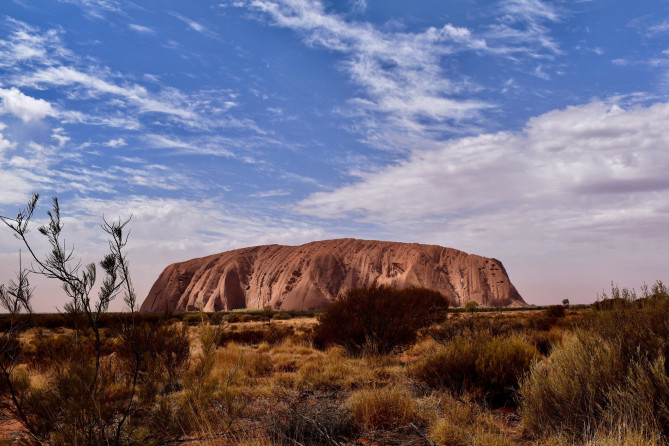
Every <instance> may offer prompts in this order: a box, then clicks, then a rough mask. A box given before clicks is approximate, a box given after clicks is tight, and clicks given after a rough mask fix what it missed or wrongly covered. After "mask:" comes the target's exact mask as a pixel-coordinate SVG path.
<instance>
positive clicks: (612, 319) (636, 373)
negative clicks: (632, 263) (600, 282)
mask: <svg viewBox="0 0 669 446" xmlns="http://www.w3.org/2000/svg"><path fill="white" fill-rule="evenodd" d="M667 354H669V293H668V292H667V287H666V286H665V285H664V284H662V283H661V282H658V283H656V284H655V285H654V286H653V287H652V288H651V289H650V290H648V289H647V288H644V289H643V295H642V297H641V298H637V297H636V295H635V293H634V292H631V291H629V290H627V289H623V290H622V291H621V290H619V289H618V288H617V287H614V288H613V292H612V296H611V299H610V300H609V299H606V300H604V301H602V303H601V304H600V305H598V306H597V307H596V308H595V309H594V310H593V311H592V313H591V314H590V317H589V318H588V319H587V320H586V323H585V324H584V326H583V327H582V328H581V329H580V330H578V331H576V333H575V336H574V337H573V338H572V339H571V341H569V342H566V343H564V345H563V346H562V347H559V348H557V349H556V350H555V351H554V352H553V354H552V355H551V356H550V357H549V359H548V360H546V361H543V362H540V363H537V364H536V365H535V366H533V367H532V370H531V372H530V373H529V375H528V376H527V378H526V379H525V381H524V382H523V384H522V386H521V389H520V396H521V401H522V405H521V407H522V421H523V425H524V427H525V429H526V430H527V431H528V432H530V433H533V434H535V435H537V436H542V435H551V434H557V433H559V434H561V435H568V436H570V437H571V438H583V437H584V436H588V435H596V434H597V433H598V432H599V431H603V432H611V431H616V430H619V429H620V428H621V427H624V429H626V430H629V431H632V432H640V433H645V434H647V435H648V436H664V437H666V436H668V435H669V407H668V406H667V401H669V376H668V374H667V368H666V366H667V364H666V358H667Z"/></svg>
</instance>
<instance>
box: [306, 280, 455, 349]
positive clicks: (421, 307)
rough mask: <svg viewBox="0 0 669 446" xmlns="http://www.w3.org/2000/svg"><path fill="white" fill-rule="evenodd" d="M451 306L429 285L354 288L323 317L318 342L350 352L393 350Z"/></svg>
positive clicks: (337, 300) (316, 341)
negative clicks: (403, 287) (438, 313)
mask: <svg viewBox="0 0 669 446" xmlns="http://www.w3.org/2000/svg"><path fill="white" fill-rule="evenodd" d="M447 307H448V301H447V300H446V299H445V298H444V296H442V295H441V294H440V293H438V292H436V291H432V290H428V289H425V288H407V289H403V290H399V289H396V288H393V287H388V286H383V285H382V286H372V287H368V288H352V289H349V290H348V291H346V292H345V293H344V294H343V295H341V296H340V297H339V298H337V299H336V300H335V301H334V302H332V303H331V304H330V306H329V307H328V308H327V310H325V312H324V313H323V314H322V315H321V317H320V318H319V322H318V325H317V326H316V329H315V334H314V344H315V345H316V346H317V347H320V348H323V347H326V346H328V345H330V344H339V345H341V346H343V347H345V348H346V349H347V350H348V351H349V352H351V353H354V354H359V353H361V352H362V351H363V349H364V350H367V351H376V352H378V353H381V354H385V353H389V352H391V351H392V350H393V349H395V348H397V347H403V346H406V345H408V344H411V343H412V342H414V341H415V340H416V332H417V331H418V330H419V329H420V328H423V327H425V326H427V325H428V324H429V323H430V322H432V320H433V316H434V313H435V311H436V310H440V309H445V308H447Z"/></svg>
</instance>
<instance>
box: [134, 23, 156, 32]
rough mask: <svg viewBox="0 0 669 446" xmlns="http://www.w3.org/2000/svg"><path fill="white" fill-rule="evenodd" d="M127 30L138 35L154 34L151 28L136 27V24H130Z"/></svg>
mask: <svg viewBox="0 0 669 446" xmlns="http://www.w3.org/2000/svg"><path fill="white" fill-rule="evenodd" d="M128 28H130V29H131V30H133V31H137V32H138V33H140V34H154V33H155V32H156V31H155V30H154V29H153V28H149V27H148V26H144V25H138V24H136V23H130V24H129V25H128Z"/></svg>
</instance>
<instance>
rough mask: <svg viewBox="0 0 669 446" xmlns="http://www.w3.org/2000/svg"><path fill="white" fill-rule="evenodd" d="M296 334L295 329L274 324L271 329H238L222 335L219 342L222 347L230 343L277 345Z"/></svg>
mask: <svg viewBox="0 0 669 446" xmlns="http://www.w3.org/2000/svg"><path fill="white" fill-rule="evenodd" d="M294 334H295V329H294V328H293V327H291V326H281V325H277V324H272V325H270V326H269V327H267V326H265V327H262V328H250V329H244V328H243V327H242V329H236V330H230V331H226V332H224V333H222V335H221V339H220V341H219V343H220V345H226V344H227V343H229V342H235V343H237V344H246V345H258V344H260V343H263V342H267V343H268V344H270V345H276V344H280V343H281V342H283V341H284V340H285V339H288V338H290V337H291V336H293V335H294Z"/></svg>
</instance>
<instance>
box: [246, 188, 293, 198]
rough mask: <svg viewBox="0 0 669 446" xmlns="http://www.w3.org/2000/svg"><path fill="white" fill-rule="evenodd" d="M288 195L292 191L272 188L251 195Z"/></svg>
mask: <svg viewBox="0 0 669 446" xmlns="http://www.w3.org/2000/svg"><path fill="white" fill-rule="evenodd" d="M286 195H290V192H288V191H285V190H281V189H272V190H268V191H264V192H257V193H255V194H251V195H249V196H250V197H258V198H268V197H283V196H286Z"/></svg>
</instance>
